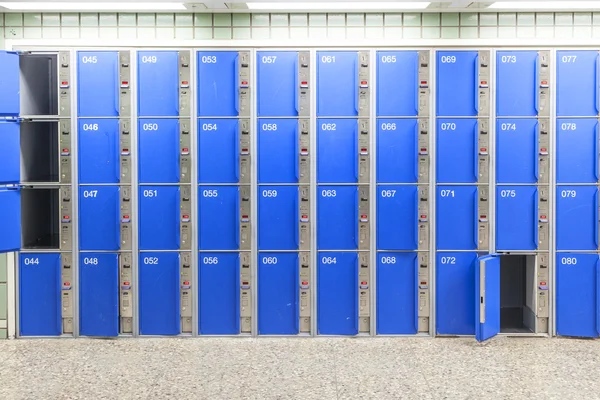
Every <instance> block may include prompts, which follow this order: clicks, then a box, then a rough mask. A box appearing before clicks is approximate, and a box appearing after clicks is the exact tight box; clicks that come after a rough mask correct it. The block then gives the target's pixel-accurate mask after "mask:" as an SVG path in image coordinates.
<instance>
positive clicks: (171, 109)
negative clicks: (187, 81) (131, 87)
mask: <svg viewBox="0 0 600 400" xmlns="http://www.w3.org/2000/svg"><path fill="white" fill-rule="evenodd" d="M138 115H139V116H140V117H176V116H178V115H179V55H178V53H177V51H138Z"/></svg>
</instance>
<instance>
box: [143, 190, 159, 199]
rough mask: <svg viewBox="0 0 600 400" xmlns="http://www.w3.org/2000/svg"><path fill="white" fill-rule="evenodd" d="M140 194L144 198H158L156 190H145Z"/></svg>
mask: <svg viewBox="0 0 600 400" xmlns="http://www.w3.org/2000/svg"><path fill="white" fill-rule="evenodd" d="M142 194H143V196H144V197H158V190H156V189H155V190H150V189H147V190H144V191H143V192H142Z"/></svg>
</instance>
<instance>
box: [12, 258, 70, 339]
mask: <svg viewBox="0 0 600 400" xmlns="http://www.w3.org/2000/svg"><path fill="white" fill-rule="evenodd" d="M60 296H61V280H60V254H55V253H44V254H36V253H21V254H20V262H19V334H20V335H21V336H59V335H60V334H61V333H62V321H61V305H60Z"/></svg>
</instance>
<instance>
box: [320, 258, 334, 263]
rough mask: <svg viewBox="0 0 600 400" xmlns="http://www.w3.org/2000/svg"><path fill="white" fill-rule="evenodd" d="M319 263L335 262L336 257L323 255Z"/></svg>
mask: <svg viewBox="0 0 600 400" xmlns="http://www.w3.org/2000/svg"><path fill="white" fill-rule="evenodd" d="M321 264H337V257H323V258H321Z"/></svg>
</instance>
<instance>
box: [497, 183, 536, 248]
mask: <svg viewBox="0 0 600 400" xmlns="http://www.w3.org/2000/svg"><path fill="white" fill-rule="evenodd" d="M538 220H539V222H540V223H546V222H547V221H548V216H547V215H543V214H541V213H539V211H538V188H537V187H535V186H497V187H496V248H497V249H498V250H536V249H537V248H538V240H540V239H544V241H545V240H546V239H547V238H540V236H539V227H538Z"/></svg>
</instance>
